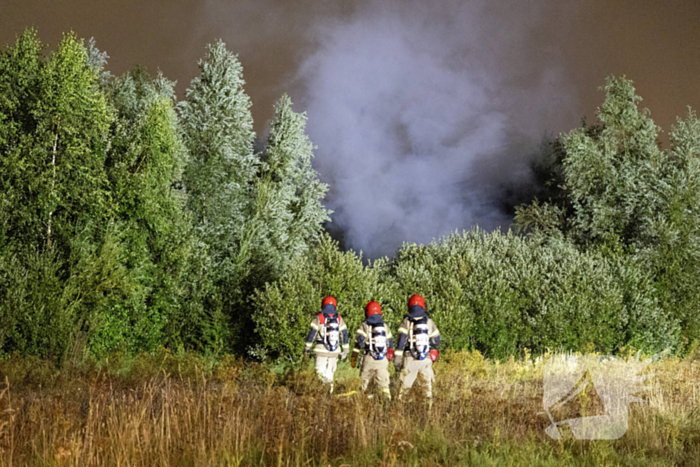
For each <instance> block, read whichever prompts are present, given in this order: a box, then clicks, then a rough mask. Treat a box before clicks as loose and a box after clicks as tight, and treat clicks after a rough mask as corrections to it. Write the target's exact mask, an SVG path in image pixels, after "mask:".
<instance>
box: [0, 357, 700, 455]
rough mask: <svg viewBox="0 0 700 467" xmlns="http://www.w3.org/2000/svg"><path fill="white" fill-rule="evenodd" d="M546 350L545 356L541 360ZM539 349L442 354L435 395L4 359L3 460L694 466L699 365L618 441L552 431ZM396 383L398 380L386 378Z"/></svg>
mask: <svg viewBox="0 0 700 467" xmlns="http://www.w3.org/2000/svg"><path fill="white" fill-rule="evenodd" d="M545 358H546V356H545ZM543 361H544V359H543V358H538V359H534V360H533V359H531V358H530V357H529V356H528V355H525V357H524V358H521V359H515V358H511V359H509V360H508V361H505V362H496V361H491V360H487V359H484V358H483V357H481V355H480V354H479V353H478V352H446V353H445V355H444V356H443V358H442V359H441V360H440V361H438V363H437V364H436V373H437V383H436V389H435V393H436V396H435V400H434V403H433V405H432V408H430V409H429V408H428V406H427V404H426V403H425V401H424V398H423V397H422V394H421V392H422V389H421V388H420V387H417V388H415V390H414V391H412V393H411V394H410V395H409V397H408V399H407V400H405V401H404V402H403V403H397V402H396V401H394V402H393V403H390V404H382V403H381V402H380V401H379V400H378V399H377V398H374V399H368V398H367V397H364V396H362V395H360V394H358V393H352V391H354V390H356V389H357V387H358V386H359V378H358V375H357V370H352V369H350V368H349V367H348V366H347V365H346V364H341V367H340V369H339V372H338V379H339V384H338V391H336V394H334V395H328V394H327V392H326V390H325V388H323V387H322V385H321V384H320V383H319V382H318V381H317V379H316V377H315V375H314V373H313V369H312V368H311V366H310V364H309V363H308V362H306V363H305V364H304V365H301V366H299V367H296V368H280V367H274V366H272V365H265V364H257V363H249V362H244V361H241V360H236V359H234V358H231V357H229V358H225V359H222V360H220V361H216V362H215V361H212V360H208V359H205V358H203V357H197V356H194V355H184V356H174V355H171V354H169V353H168V352H167V351H161V352H159V353H157V354H156V355H150V356H149V355H144V356H140V357H138V358H136V359H133V360H128V361H127V360H126V359H122V360H119V359H118V358H117V359H112V360H109V359H108V360H106V361H104V362H100V363H95V362H93V363H90V364H83V365H82V366H80V367H72V368H65V367H63V368H57V367H55V366H53V365H52V364H51V363H49V362H46V361H42V360H36V359H29V358H19V357H13V358H11V359H9V360H6V361H4V362H0V374H1V375H2V383H0V385H1V386H2V389H0V464H1V465H3V466H15V465H17V466H19V465H56V466H69V465H74V466H90V465H122V466H132V465H133V466H142V465H143V466H181V465H197V466H201V465H226V466H228V465H235V466H247V465H261V466H262V465H264V466H327V465H336V466H340V465H382V466H408V465H415V466H425V465H504V464H505V465H596V466H597V465H621V464H622V465H678V464H683V465H697V464H698V463H700V403H699V401H698V397H699V396H700V362H699V360H698V358H697V355H693V354H691V355H689V356H688V357H685V358H682V359H681V358H677V357H668V358H665V359H663V360H661V361H659V362H657V363H654V364H652V365H651V366H650V367H649V371H651V372H655V373H658V375H657V376H656V377H655V379H654V380H653V381H654V382H653V385H654V388H653V389H652V390H649V391H647V392H646V393H644V394H642V395H643V396H644V397H646V398H647V400H648V401H647V402H645V403H633V404H631V406H630V417H629V423H630V424H629V429H628V431H627V433H626V434H625V435H624V436H623V437H622V438H620V439H618V440H615V441H578V440H574V439H571V438H569V439H564V440H561V441H555V440H552V439H550V438H549V437H547V435H546V434H545V432H544V428H545V427H546V426H547V425H548V423H549V421H548V419H547V418H546V417H545V416H542V415H538V412H542V410H543V407H542V391H543V383H542V377H543V366H544V365H543ZM393 389H394V390H396V389H397V388H396V387H394V388H393Z"/></svg>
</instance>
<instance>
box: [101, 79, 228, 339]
mask: <svg viewBox="0 0 700 467" xmlns="http://www.w3.org/2000/svg"><path fill="white" fill-rule="evenodd" d="M108 90H109V93H108V95H109V97H110V102H111V104H112V106H113V112H114V114H115V121H114V124H113V126H112V131H111V135H110V136H111V139H110V142H111V145H110V152H109V158H108V160H107V168H108V173H109V180H110V183H111V187H112V192H113V196H114V198H115V201H116V204H117V206H118V208H117V215H116V219H115V223H116V224H117V225H118V230H119V233H120V238H121V239H122V242H123V243H124V247H125V249H126V250H127V252H128V255H127V258H128V259H127V262H126V266H127V268H128V270H129V272H130V274H131V276H132V277H133V283H134V287H133V290H132V292H131V294H130V295H129V297H128V299H125V300H122V301H120V302H118V303H114V304H113V306H112V307H111V308H110V309H109V310H106V311H105V313H104V314H103V316H102V319H101V321H100V323H99V330H100V331H99V333H98V334H97V335H96V336H95V337H94V338H93V347H94V348H95V349H98V350H99V351H109V350H113V349H115V348H117V347H119V346H121V345H124V344H126V345H127V347H128V348H129V349H132V350H137V349H153V348H155V347H157V346H159V345H164V344H169V345H171V346H180V345H183V346H187V347H199V348H202V347H206V348H212V347H214V348H216V347H217V346H219V347H220V342H219V343H217V337H216V332H213V333H212V329H215V328H216V327H217V326H218V325H219V322H218V320H219V319H220V317H219V316H217V315H216V314H208V313H207V310H205V309H204V307H203V303H202V301H206V298H207V296H208V295H209V294H211V290H210V289H211V287H210V286H208V285H207V280H208V279H207V276H206V274H203V273H202V269H205V268H206V266H207V262H206V255H205V254H204V253H203V252H202V251H201V249H199V248H197V246H196V243H197V238H196V237H195V235H194V232H193V229H192V224H191V219H190V216H189V214H188V212H187V211H186V209H185V202H186V195H185V192H184V190H182V189H180V188H179V187H181V185H182V182H181V180H182V171H183V168H184V166H185V163H186V152H185V149H184V146H183V144H182V141H181V139H180V135H179V127H178V124H177V116H176V114H175V110H174V92H173V83H172V82H169V81H168V80H166V79H165V78H163V77H162V76H160V75H159V76H158V77H156V78H155V79H153V78H151V77H150V75H149V74H148V73H147V72H146V71H145V70H144V69H137V70H136V71H135V72H133V73H130V74H127V75H125V76H124V77H121V78H118V79H116V80H114V81H113V82H112V83H110V85H109V86H108ZM195 298H196V299H195Z"/></svg>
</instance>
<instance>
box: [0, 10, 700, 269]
mask: <svg viewBox="0 0 700 467" xmlns="http://www.w3.org/2000/svg"><path fill="white" fill-rule="evenodd" d="M425 5H426V3H425V2H422V3H420V2H397V1H386V2H381V3H379V2H373V3H370V2H361V1H343V2H317V1H308V0H305V1H299V2H284V1H280V0H263V1H260V0H256V1H238V2H224V1H220V0H208V1H205V2H195V1H187V0H182V1H178V2H169V3H168V4H167V5H165V4H159V3H155V2H147V3H143V2H136V1H135V0H127V1H125V2H119V3H114V4H109V5H105V4H100V5H98V4H95V3H94V2H87V1H84V0H77V1H75V0H74V1H71V2H61V1H56V2H52V3H51V4H46V3H41V4H39V2H34V1H31V0H30V1H24V0H23V1H18V0H7V1H5V2H3V6H2V13H3V14H2V15H0V42H2V43H10V42H13V40H14V36H15V35H16V34H20V33H21V32H22V30H23V29H24V28H25V27H26V26H28V25H32V24H33V25H35V26H37V27H38V28H39V30H40V33H41V35H42V38H44V39H45V40H48V42H49V43H50V44H51V45H52V46H55V44H56V43H57V42H58V40H60V37H61V36H60V34H61V32H63V31H68V30H70V29H74V30H75V31H76V32H77V34H78V35H79V36H80V37H91V36H95V37H96V39H97V44H98V46H99V47H100V48H101V49H103V50H106V51H107V52H108V53H109V55H110V56H111V58H110V60H109V69H110V70H111V71H112V72H113V73H115V74H116V75H119V74H121V73H123V72H124V71H126V70H128V69H132V68H133V67H134V65H136V64H143V65H146V66H148V67H149V68H150V69H151V70H154V71H155V70H156V69H158V68H160V69H161V70H162V71H163V73H164V75H165V76H168V77H169V78H171V79H177V80H178V81H179V84H178V86H177V88H176V90H177V92H178V95H179V96H183V95H184V90H185V88H186V87H187V85H188V83H189V82H190V79H191V78H192V77H193V76H195V75H196V74H197V68H196V62H197V59H198V58H200V57H201V55H202V50H204V46H205V44H207V43H211V42H213V41H214V40H215V39H216V38H218V37H221V38H223V39H224V41H225V42H226V43H227V44H228V46H229V48H230V50H232V51H233V52H234V53H238V54H240V55H239V57H240V60H241V62H242V64H243V66H244V68H245V70H246V73H245V79H246V82H247V84H246V92H248V93H249V94H250V95H251V98H252V101H253V103H254V106H253V108H252V113H253V118H254V120H255V122H256V130H257V131H258V132H259V133H265V131H264V124H265V122H266V121H268V120H269V119H270V118H271V117H272V110H271V109H272V104H273V103H274V102H275V101H276V100H277V99H278V97H279V96H280V95H281V94H282V93H283V92H285V91H288V92H289V93H290V96H291V97H292V99H293V100H294V101H295V102H296V103H297V106H298V110H308V111H309V127H308V130H309V133H310V135H311V139H312V141H313V142H314V143H315V144H317V145H318V146H319V149H318V151H317V156H318V157H317V160H316V162H318V163H320V165H319V168H320V169H321V170H322V178H323V180H324V181H326V182H329V183H330V184H331V190H332V191H331V193H330V196H331V197H330V198H329V201H330V207H332V208H335V209H336V211H337V212H336V215H335V216H334V224H335V226H343V227H344V228H346V229H348V233H349V235H348V237H347V240H348V243H349V246H353V247H356V248H363V249H364V250H365V252H366V253H370V254H372V255H376V254H381V253H388V254H391V253H393V250H394V249H395V248H396V246H398V243H400V241H401V240H404V239H409V240H410V239H417V240H422V239H423V238H432V237H433V236H436V235H440V234H441V233H444V231H445V230H450V229H453V228H465V227H469V226H470V225H471V223H473V222H477V223H479V224H480V225H482V226H484V227H493V226H495V225H499V224H503V223H506V224H507V223H509V221H510V217H509V216H505V215H504V213H503V211H502V210H500V209H499V208H500V204H501V201H502V198H503V196H504V195H507V194H508V193H510V192H511V191H512V187H511V188H508V186H509V185H512V182H513V180H514V179H515V180H516V181H518V182H520V183H522V182H524V181H525V178H526V177H525V175H526V173H527V171H526V170H525V173H523V168H524V167H525V166H526V164H525V163H524V161H523V160H522V158H523V157H524V156H527V155H529V154H530V153H531V148H530V147H528V145H534V144H536V143H537V141H538V140H539V138H540V137H541V136H542V134H543V133H544V132H545V131H550V132H553V133H554V134H556V133H558V132H559V131H564V130H568V129H570V128H571V127H572V126H574V125H576V123H577V121H578V119H579V118H580V117H581V116H583V115H585V116H587V117H588V118H589V119H592V118H593V116H594V114H593V111H594V110H595V108H596V106H597V105H598V104H599V102H600V99H601V96H602V94H601V93H600V92H598V91H597V87H598V86H600V84H601V83H602V82H603V80H604V77H605V76H606V75H608V74H609V73H613V74H616V75H622V74H626V75H627V76H629V77H631V78H632V79H634V80H635V84H636V86H637V88H638V90H639V92H640V94H642V95H643V96H644V97H645V99H646V100H645V106H647V107H649V108H650V109H651V110H652V111H653V115H654V118H655V120H656V121H657V122H658V123H659V124H661V126H662V127H664V128H668V127H670V125H671V124H672V123H673V120H674V118H675V116H676V115H680V114H683V113H684V110H685V105H687V104H690V105H693V106H694V107H698V105H697V104H698V102H697V93H696V85H695V82H696V78H695V77H696V76H697V74H698V73H700V69H698V68H700V64H699V63H698V62H697V61H693V60H692V59H690V60H689V59H688V57H693V56H696V54H697V46H696V44H698V43H700V40H699V38H698V35H699V34H700V30H698V29H697V28H696V27H695V25H696V24H697V19H698V15H699V11H700V9H699V8H698V5H693V4H691V3H690V2H684V3H683V4H681V3H680V2H678V3H674V4H669V3H667V2H644V3H640V2H634V1H620V2H615V3H614V4H611V3H610V2H604V1H601V2H590V3H588V4H587V5H586V7H585V8H582V7H579V8H575V7H574V6H573V4H572V3H569V2H566V3H564V2H554V1H547V2H538V3H537V6H536V7H533V6H531V5H526V6H525V5H523V3H522V2H488V3H487V2H484V1H476V2H455V1H442V2H431V4H430V5H429V7H428V6H425ZM494 5H495V6H494ZM344 40H352V41H353V42H354V44H345V45H346V46H348V45H349V47H346V48H345V49H344V48H343V41H344ZM389 46H393V47H394V48H393V49H389V48H388V47H389ZM414 52H415V54H414V55H411V54H412V53H414ZM394 54H398V55H399V56H400V57H403V58H400V57H396V60H394ZM341 57H346V58H348V59H353V65H354V66H356V67H358V68H359V70H357V71H362V69H363V68H362V66H361V65H362V64H363V63H366V64H368V66H374V67H375V68H376V69H375V70H373V71H374V72H376V73H377V74H376V76H377V77H379V78H380V79H378V80H375V79H373V78H374V77H373V76H372V77H371V78H372V79H369V84H370V85H371V86H370V87H369V88H368V90H370V91H373V92H371V93H369V94H372V97H368V96H363V98H364V99H365V100H364V101H362V102H352V104H353V105H352V106H349V107H348V109H347V110H349V111H355V112H357V110H358V109H359V108H360V106H362V105H364V106H365V107H367V111H368V112H369V117H371V124H374V125H375V126H378V127H377V128H378V129H380V130H385V131H386V132H387V134H386V135H383V136H387V135H388V136H387V138H386V139H385V140H384V141H377V140H376V138H374V139H373V138H371V136H372V135H371V134H370V135H367V132H368V129H367V128H366V127H367V125H369V124H370V123H368V122H367V121H365V120H363V119H357V118H355V119H352V118H347V115H342V114H341V112H340V110H339V111H338V112H335V111H334V109H333V105H334V103H335V102H328V101H327V100H324V99H325V97H326V96H327V93H328V92H329V91H331V90H333V89H343V90H345V89H346V87H345V81H342V79H347V80H348V83H353V82H354V81H353V80H354V79H355V75H354V74H352V73H350V74H346V75H347V76H343V77H341V78H337V77H336V76H335V75H333V74H332V73H326V74H325V75H323V76H321V75H314V74H313V70H314V69H315V70H316V71H322V70H324V69H325V70H328V69H329V68H331V67H333V66H334V64H337V63H338V60H339V59H340V58H341ZM373 59H374V60H375V61H372V60H373ZM426 59H427V61H426ZM421 60H424V61H423V62H421V63H420V66H417V65H416V64H417V63H419V62H420V61H421ZM445 62H448V63H447V64H445ZM473 62H475V63H473ZM349 65H350V64H349V63H345V64H344V66H345V67H347V66H349ZM314 67H315V68H314ZM397 67H406V68H407V69H408V70H409V71H412V70H413V69H414V68H416V67H418V68H419V71H420V73H419V77H420V79H419V80H417V81H414V80H412V79H411V78H412V76H411V75H410V74H409V73H408V72H406V73H398V72H397V71H396V70H397ZM423 67H424V68H423ZM365 68H366V67H365ZM382 70H387V72H386V73H383V72H382ZM392 70H393V72H392ZM431 73H432V74H431ZM484 75H485V76H484ZM464 76H467V77H469V78H471V79H470V80H463V79H462V77H464ZM548 80H552V81H551V82H548ZM392 82H396V83H397V86H404V87H405V89H402V91H404V93H397V94H398V95H397V96H391V98H385V99H382V98H380V97H381V94H382V92H383V90H385V89H387V88H389V87H390V86H391V83H392ZM432 83H435V84H436V85H435V86H433V85H432ZM449 87H451V89H450V88H449ZM470 87H471V88H474V89H476V92H477V94H478V93H479V92H483V93H484V94H485V95H484V96H479V95H476V96H474V95H472V96H469V95H466V96H465V95H464V93H463V92H459V90H465V89H469V88H470ZM446 88H447V89H446ZM350 95H352V94H350ZM352 96H355V95H352ZM434 96H437V97H438V99H435V100H433V101H428V99H431V98H432V97H434ZM346 97H348V98H349V97H350V96H346ZM411 97H412V99H411ZM372 98H374V99H375V100H376V103H380V102H381V103H382V104H383V105H384V107H383V108H377V106H376V105H374V104H375V102H373V101H372V100H371V99H372ZM560 98H564V100H560ZM409 99H410V100H409ZM440 99H442V100H440ZM407 102H408V103H409V104H410V105H411V107H400V106H401V105H404V106H405V105H406V103H407ZM346 104H347V103H346ZM443 104H445V105H446V106H447V108H449V109H450V111H449V112H448V113H446V114H444V115H443V114H441V113H440V112H436V111H435V109H437V108H439V107H440V105H443ZM460 105H461V106H462V107H463V108H459V106H460ZM353 106H354V107H353ZM331 111H333V112H332V114H331V115H332V116H331V117H328V116H327V115H328V112H331ZM315 113H318V114H319V115H318V118H317V117H316V115H315ZM415 114H418V115H415ZM436 114H437V115H436ZM363 115H364V114H363ZM473 115H476V116H477V117H478V118H479V119H480V122H481V125H482V126H479V125H477V124H474V123H473V122H470V121H459V117H464V118H467V117H469V116H473ZM418 118H420V119H425V120H426V121H427V122H429V124H430V125H433V126H434V127H437V128H439V130H437V132H436V133H438V134H439V135H440V137H439V138H438V137H437V136H436V137H435V138H433V139H432V140H431V139H430V138H426V136H425V135H427V134H428V132H429V130H430V128H428V125H423V124H417V123H416V122H417V121H418ZM455 118H456V120H455ZM403 120H407V122H404V121H403ZM397 122H398V124H397ZM330 124H335V125H337V126H338V127H339V128H340V126H341V125H343V127H342V130H343V133H342V134H343V137H344V138H349V137H350V135H353V136H362V137H365V138H366V140H365V141H358V144H359V143H362V144H361V145H360V146H358V147H357V148H355V147H350V148H348V147H347V145H346V146H344V147H342V146H341V147H338V143H339V140H338V138H331V136H329V135H327V134H326V133H327V131H331V130H334V128H332V127H331V125H330ZM348 125H349V126H348ZM470 125H471V128H472V133H474V132H477V131H478V132H479V133H480V134H481V133H482V132H481V131H480V130H481V129H482V128H491V129H492V132H498V131H502V133H499V134H498V135H497V136H490V137H487V138H486V141H473V140H472V141H467V139H465V138H464V135H465V134H468V132H467V131H466V130H465V127H468V126H470ZM416 126H418V128H416ZM475 128H479V130H475ZM406 134H408V136H410V138H406V137H405V135H406ZM417 134H419V136H420V137H419V136H416V135H417ZM484 134H486V133H485V132H484ZM402 135H404V136H402ZM460 136H462V137H463V138H462V139H461V140H460V139H458V138H459V137H460ZM499 138H500V140H499ZM661 138H662V140H663V139H664V138H665V136H664V135H663V134H662V135H661ZM380 139H381V138H380ZM412 140H415V141H413V142H414V146H416V141H417V144H418V146H420V147H418V148H417V150H414V148H412V147H411V146H410V145H409V144H408V143H410V142H412ZM442 144H446V145H447V146H448V148H447V149H446V150H445V151H442V152H440V153H439V154H438V152H437V151H436V150H435V148H434V147H429V146H431V145H438V146H439V145H442ZM497 145H501V146H500V147H498V148H497V149H495V148H494V147H495V146H497ZM426 146H427V149H426ZM477 146H479V147H480V148H481V149H482V152H479V153H478V154H476V153H475V150H473V149H472V150H467V149H468V148H473V147H477ZM385 148H386V151H384V149H385ZM465 148H467V149H465ZM484 148H486V149H488V150H487V151H483V149H484ZM460 150H463V152H465V153H466V155H464V156H463V157H459V156H458V154H459V151H460ZM362 151H364V152H362ZM414 152H415V153H416V154H418V155H416V154H414ZM489 152H492V153H493V154H497V156H498V157H493V155H492V154H489ZM348 153H351V154H350V156H348V155H347V154H348ZM397 153H398V154H401V157H398V156H397V155H396V154H397ZM376 154H380V155H381V157H380V158H379V161H377V163H378V166H379V168H380V169H383V170H384V171H385V172H386V178H387V179H388V182H387V181H384V180H382V179H381V178H382V177H378V176H376V175H375V176H373V177H371V178H370V179H367V177H365V176H363V175H362V174H360V173H355V171H357V169H356V168H354V171H353V172H352V173H349V174H346V172H348V171H347V170H346V166H345V165H343V164H348V165H349V163H348V162H347V161H346V160H345V159H341V157H344V158H347V159H348V160H350V161H353V162H357V163H363V158H364V157H369V156H374V155H376ZM406 154H408V155H409V156H408V157H404V156H405V155H406ZM426 165H429V166H430V170H427V171H424V170H422V169H423V166H426ZM417 171H420V172H426V173H425V174H422V175H424V178H425V179H423V180H419V181H417V182H416V185H417V186H415V187H414V188H415V192H412V193H411V197H416V196H420V197H421V198H423V199H425V202H423V201H421V202H416V201H415V200H411V199H410V198H411V197H407V196H405V192H406V191H407V190H409V188H405V187H404V180H403V178H405V176H408V177H409V178H410V176H412V175H413V174H415V173H416V172H417ZM465 172H466V173H465ZM338 173H340V174H342V175H343V176H346V175H349V176H348V177H347V178H346V179H338V180H336V178H337V174H338ZM336 181H339V182H340V183H339V184H338V185H334V183H335V182H336ZM382 183H384V184H386V186H385V187H384V188H382V187H381V185H382ZM373 184H374V185H373ZM395 184H400V186H399V188H400V190H399V193H400V195H397V196H394V198H395V199H390V200H387V201H386V203H385V205H383V206H373V205H370V206H369V207H370V208H371V209H369V210H368V209H367V201H366V200H367V196H366V195H365V193H369V194H371V195H372V196H376V193H379V194H382V193H383V191H382V190H387V191H388V190H390V189H393V188H396V185H395ZM341 185H344V186H345V187H346V189H345V192H342V193H343V196H344V197H338V196H337V195H338V193H339V192H340V186H341ZM377 185H379V188H377ZM504 187H505V189H502V188H504ZM516 188H517V187H516ZM373 190H375V192H374V194H373ZM376 190H379V191H376ZM370 199H371V198H370ZM445 203H447V206H449V208H447V209H446V208H445V207H444V206H445ZM439 206H442V209H437V210H436V207H439ZM385 211H386V212H389V213H390V215H389V216H388V217H387V219H386V220H382V221H381V223H378V221H377V219H376V217H377V216H381V215H384V212H385ZM408 215H411V216H413V217H412V218H411V219H410V220H411V222H412V224H413V225H412V226H411V228H410V229H405V227H404V224H405V222H404V220H405V219H406V218H407V216H408ZM416 218H417V219H418V220H417V221H416ZM451 221H457V223H454V224H453V223H452V222H451ZM436 222H437V225H435V224H436ZM331 225H333V224H331ZM430 225H433V227H432V228H429V227H430ZM405 232H408V233H409V234H410V235H409V236H407V237H405V238H399V237H401V235H402V234H403V233H405Z"/></svg>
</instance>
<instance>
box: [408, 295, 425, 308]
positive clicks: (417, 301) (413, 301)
mask: <svg viewBox="0 0 700 467" xmlns="http://www.w3.org/2000/svg"><path fill="white" fill-rule="evenodd" d="M413 305H418V306H420V307H421V308H423V309H424V310H425V299H424V298H423V297H421V296H420V295H418V294H415V295H411V298H409V299H408V307H409V308H411V307H412V306H413Z"/></svg>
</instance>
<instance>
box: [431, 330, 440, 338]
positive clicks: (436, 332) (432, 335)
mask: <svg viewBox="0 0 700 467" xmlns="http://www.w3.org/2000/svg"><path fill="white" fill-rule="evenodd" d="M439 335H440V331H438V330H437V329H435V331H433V333H432V334H431V335H429V336H428V337H435V336H439Z"/></svg>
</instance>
